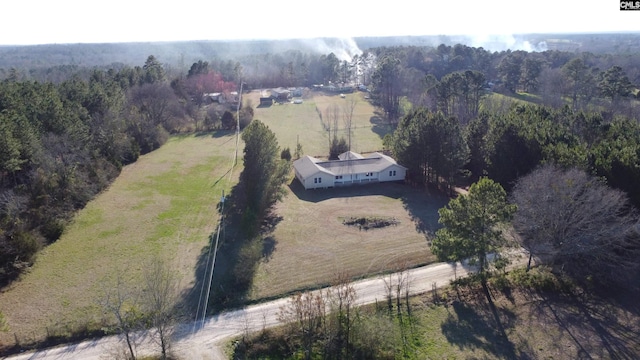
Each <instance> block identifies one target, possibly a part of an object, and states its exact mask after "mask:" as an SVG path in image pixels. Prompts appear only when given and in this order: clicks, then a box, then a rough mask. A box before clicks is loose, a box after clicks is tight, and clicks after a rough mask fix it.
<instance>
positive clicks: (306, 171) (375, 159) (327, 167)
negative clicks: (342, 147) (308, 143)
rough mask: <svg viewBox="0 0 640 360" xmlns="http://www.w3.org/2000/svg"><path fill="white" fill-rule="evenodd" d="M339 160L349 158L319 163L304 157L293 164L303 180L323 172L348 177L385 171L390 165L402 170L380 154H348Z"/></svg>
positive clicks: (311, 158) (341, 156)
mask: <svg viewBox="0 0 640 360" xmlns="http://www.w3.org/2000/svg"><path fill="white" fill-rule="evenodd" d="M339 157H340V158H345V159H346V158H347V157H348V158H349V159H348V160H331V161H321V160H319V159H316V158H314V157H311V156H304V157H302V158H300V159H298V160H296V161H294V162H293V166H294V167H295V169H296V170H297V171H298V172H299V173H300V175H302V176H303V177H304V178H308V177H309V176H312V175H313V174H316V173H318V172H320V171H321V172H324V173H328V174H331V175H334V176H335V175H348V174H362V173H368V172H381V171H385V170H386V169H387V168H389V167H390V166H392V165H395V166H399V167H402V168H404V167H403V166H402V165H399V164H398V163H396V161H395V160H394V159H392V158H391V157H389V156H386V155H384V154H380V153H377V152H376V153H372V154H370V155H368V156H367V157H363V156H362V155H360V154H357V153H354V152H349V154H348V155H347V153H344V154H340V156H339Z"/></svg>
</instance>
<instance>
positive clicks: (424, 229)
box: [250, 180, 448, 299]
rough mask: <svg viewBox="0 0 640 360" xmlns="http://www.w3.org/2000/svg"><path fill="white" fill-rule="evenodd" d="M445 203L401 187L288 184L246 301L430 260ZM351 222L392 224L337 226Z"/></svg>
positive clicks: (394, 185) (422, 192) (432, 259)
mask: <svg viewBox="0 0 640 360" xmlns="http://www.w3.org/2000/svg"><path fill="white" fill-rule="evenodd" d="M447 200H448V199H447V198H446V197H444V196H441V195H439V194H435V195H429V194H426V193H425V192H424V191H423V190H418V189H414V188H411V187H409V186H407V185H402V184H374V185H365V186H353V187H348V188H335V189H323V190H304V189H303V188H302V186H301V185H300V184H299V182H298V181H297V180H293V181H292V183H291V185H290V188H289V191H288V194H287V197H286V198H285V199H284V201H283V202H282V203H279V204H278V205H277V206H276V211H275V213H276V214H277V216H279V217H281V220H280V221H279V223H278V224H277V225H276V227H275V229H274V230H273V232H272V233H271V234H268V235H267V236H266V238H265V240H264V259H263V262H262V263H261V264H260V265H259V267H258V272H257V276H256V279H255V280H254V287H253V292H252V294H251V296H250V297H251V298H252V299H260V298H265V297H273V296H275V295H278V294H282V293H284V292H290V291H292V290H298V289H303V288H309V287H317V286H318V285H321V284H327V283H328V282H330V281H332V280H333V279H335V278H336V276H337V275H344V274H347V275H348V276H350V277H362V276H364V275H367V274H372V273H379V272H383V271H389V270H394V269H399V268H404V267H414V266H418V265H421V264H426V263H429V262H432V261H434V260H435V257H434V256H433V255H431V253H430V251H429V246H428V242H427V235H429V234H432V233H433V232H434V231H435V229H436V228H437V223H438V213H437V210H438V209H439V208H441V207H442V206H444V205H445V204H446V202H447ZM351 217H358V218H359V217H377V218H387V219H395V220H396V221H397V222H398V223H397V224H396V225H391V226H387V227H383V228H378V229H369V230H361V229H360V228H359V227H358V226H347V225H345V224H343V221H344V220H345V219H348V218H351Z"/></svg>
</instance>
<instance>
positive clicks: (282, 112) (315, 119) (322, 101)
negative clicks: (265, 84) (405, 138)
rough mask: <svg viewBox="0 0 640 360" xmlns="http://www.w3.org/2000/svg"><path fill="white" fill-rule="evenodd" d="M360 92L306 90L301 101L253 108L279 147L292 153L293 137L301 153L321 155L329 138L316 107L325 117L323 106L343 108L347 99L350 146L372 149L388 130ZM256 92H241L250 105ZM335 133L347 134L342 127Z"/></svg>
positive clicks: (257, 95)
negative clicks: (351, 109) (342, 94)
mask: <svg viewBox="0 0 640 360" xmlns="http://www.w3.org/2000/svg"><path fill="white" fill-rule="evenodd" d="M363 94H364V93H361V92H356V93H353V94H347V95H346V97H345V98H344V99H343V98H340V96H338V95H328V94H324V93H322V92H310V93H309V95H308V96H307V97H305V99H304V102H303V103H302V104H291V103H287V104H274V105H273V106H270V107H258V108H256V109H255V116H254V118H255V119H259V120H260V121H262V122H264V123H265V124H267V125H268V126H269V128H270V129H271V130H272V131H273V132H274V133H275V134H276V136H277V137H278V143H279V145H280V147H281V148H283V149H284V148H286V147H289V148H290V149H291V153H292V154H293V152H294V150H295V148H296V144H297V141H299V142H300V144H302V147H303V151H304V154H306V155H311V156H320V157H325V156H328V155H329V138H328V135H327V132H326V131H324V130H323V128H322V123H321V121H320V117H319V115H318V112H317V111H316V108H317V109H318V110H319V111H320V113H321V114H322V115H323V117H324V118H325V120H326V114H325V113H326V110H327V108H328V107H330V106H332V105H333V104H336V105H338V107H339V108H340V109H344V107H345V106H346V105H347V103H348V102H349V101H351V100H353V101H355V103H356V106H355V108H354V112H353V120H352V137H351V145H352V146H351V148H352V150H353V151H356V152H372V151H378V150H381V149H382V136H384V134H386V133H387V132H389V131H390V128H388V127H386V126H385V125H384V124H383V123H384V122H383V121H382V120H381V119H378V118H377V117H376V115H375V108H374V107H373V105H371V104H370V103H369V101H368V100H365V99H364V95H363ZM259 98H260V92H259V91H253V92H251V93H249V94H247V95H246V96H245V101H248V100H250V101H251V102H252V103H253V104H254V106H255V105H256V104H258V103H259ZM338 125H339V127H340V128H344V127H345V126H344V123H343V119H342V112H341V114H340V119H339V121H338ZM338 136H344V137H345V139H346V138H347V133H346V131H340V132H339V133H338Z"/></svg>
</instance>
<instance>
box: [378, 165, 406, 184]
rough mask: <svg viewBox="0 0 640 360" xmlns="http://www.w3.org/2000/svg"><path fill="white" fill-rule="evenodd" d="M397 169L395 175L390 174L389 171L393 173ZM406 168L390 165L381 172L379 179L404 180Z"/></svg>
mask: <svg viewBox="0 0 640 360" xmlns="http://www.w3.org/2000/svg"><path fill="white" fill-rule="evenodd" d="M393 171H395V176H393V175H389V173H391V174H393ZM406 171H407V170H406V169H405V168H403V167H402V166H399V165H390V166H389V167H387V168H386V169H385V170H384V171H381V172H380V176H379V180H380V181H401V180H404V178H405V176H406Z"/></svg>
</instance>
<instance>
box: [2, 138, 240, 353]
mask: <svg viewBox="0 0 640 360" xmlns="http://www.w3.org/2000/svg"><path fill="white" fill-rule="evenodd" d="M233 139H234V137H233V136H219V137H212V136H211V135H208V136H200V137H194V136H187V137H174V138H172V139H171V140H170V141H169V142H168V143H167V144H165V145H164V146H163V147H162V148H160V149H159V150H157V151H154V152H153V153H150V154H147V155H145V156H142V157H141V158H140V159H139V160H138V161H137V162H136V163H135V164H132V165H129V166H126V167H125V168H124V169H123V171H122V173H121V175H120V176H119V177H118V178H117V179H116V181H115V182H114V183H113V184H112V185H111V186H110V187H109V189H107V190H106V191H105V192H104V193H102V194H100V195H99V196H98V197H97V198H96V199H94V200H93V201H91V202H90V203H89V204H87V206H86V207H85V209H83V210H82V211H80V212H79V213H78V214H77V215H76V217H75V219H74V221H73V223H72V224H70V225H69V226H68V227H67V229H66V230H65V232H64V234H63V235H62V237H61V238H60V240H58V241H57V242H56V243H54V244H52V245H50V246H49V247H47V248H46V249H44V251H42V252H41V253H40V254H39V256H38V259H37V261H36V263H35V264H34V266H33V267H32V268H31V269H29V271H28V272H27V273H26V274H25V275H24V276H22V278H21V279H20V280H19V281H16V282H15V283H13V284H12V285H11V286H10V287H8V288H5V289H3V292H2V293H1V294H0V310H1V311H2V312H3V313H4V314H5V315H6V318H7V322H8V325H9V328H10V329H9V332H8V333H1V332H0V344H2V345H5V346H6V345H11V344H13V343H14V342H15V337H17V338H18V339H19V341H20V342H22V343H28V342H32V341H41V340H43V339H44V338H45V337H46V336H47V335H48V334H47V333H49V335H62V336H64V335H69V332H70V331H77V330H78V329H79V328H82V327H89V328H99V327H100V325H101V323H102V321H103V312H102V309H101V307H100V305H99V300H100V298H101V296H103V294H104V291H105V290H107V289H109V288H110V287H115V283H116V281H115V279H116V277H117V276H118V275H121V276H123V277H124V278H125V281H127V282H129V283H131V284H135V283H136V282H138V280H139V279H140V276H141V273H142V270H143V267H144V264H145V263H149V261H150V260H151V259H153V258H154V257H156V256H157V257H160V258H164V259H167V261H169V262H170V263H171V265H172V266H173V267H174V269H175V270H176V271H177V272H178V273H179V277H180V279H181V286H182V288H183V289H184V290H187V289H189V288H190V287H192V286H193V284H194V280H195V279H194V273H195V268H196V262H197V260H198V257H199V255H200V252H201V249H202V248H203V247H205V246H206V245H207V243H208V236H209V234H210V233H211V232H212V231H213V230H214V227H215V226H216V221H217V218H216V216H217V211H216V205H217V202H218V200H219V199H220V194H221V191H222V189H226V191H227V192H228V191H229V186H232V185H233V184H234V183H235V182H236V181H237V176H238V173H239V171H240V170H241V169H240V168H239V167H238V168H236V171H235V172H234V175H233V176H232V178H231V179H230V180H231V181H230V182H229V181H227V178H228V174H227V171H228V170H229V169H230V166H231V159H232V157H231V156H232V154H233V148H234V146H235V141H233ZM218 180H221V181H218ZM14 334H15V337H14Z"/></svg>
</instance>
